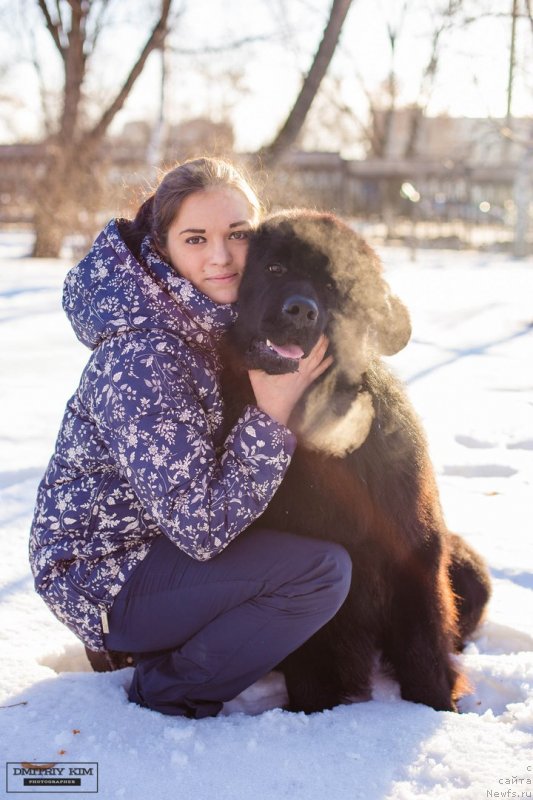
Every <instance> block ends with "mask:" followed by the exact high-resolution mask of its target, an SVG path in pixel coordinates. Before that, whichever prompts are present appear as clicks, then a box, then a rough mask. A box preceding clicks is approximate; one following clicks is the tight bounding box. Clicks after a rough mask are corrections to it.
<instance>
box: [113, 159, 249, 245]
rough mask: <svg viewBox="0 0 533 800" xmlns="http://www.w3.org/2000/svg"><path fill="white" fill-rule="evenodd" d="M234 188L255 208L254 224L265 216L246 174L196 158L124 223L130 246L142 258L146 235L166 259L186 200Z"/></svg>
mask: <svg viewBox="0 0 533 800" xmlns="http://www.w3.org/2000/svg"><path fill="white" fill-rule="evenodd" d="M217 186H218V187H230V188H233V189H236V190H237V191H239V192H241V194H243V195H244V197H245V198H246V200H247V201H248V202H249V203H250V206H251V207H252V209H253V212H254V214H253V222H254V224H255V223H257V222H258V221H259V217H260V216H261V211H262V208H261V203H260V202H259V199H258V197H257V195H256V193H255V191H254V189H253V188H252V186H251V185H250V183H249V181H248V180H247V178H245V176H244V174H243V173H242V172H240V171H239V170H238V169H237V168H236V167H235V166H233V164H230V163H229V162H228V161H223V160H222V159H220V158H208V157H205V158H196V159H193V160H190V161H184V162H183V164H179V165H178V166H176V167H174V168H173V169H171V170H169V171H168V172H167V173H165V175H164V176H163V178H162V179H161V182H160V183H159V186H158V187H157V189H156V190H155V192H154V193H153V194H152V195H150V197H148V198H147V199H146V200H145V201H144V203H143V204H142V205H141V206H140V208H139V210H138V211H137V214H136V216H135V219H133V220H131V221H123V222H122V224H121V226H120V227H121V232H122V235H123V236H124V239H125V241H126V244H127V245H128V246H129V248H130V250H132V252H133V253H135V254H137V255H138V252H139V249H140V245H141V242H142V240H143V239H144V237H145V236H146V234H150V235H151V236H152V239H153V241H154V244H155V246H156V247H157V249H158V250H159V251H160V252H161V254H162V255H163V256H165V251H166V242H167V234H168V229H169V227H170V225H171V224H172V222H173V221H174V219H175V218H176V214H177V213H178V212H179V210H180V206H181V204H182V203H183V201H184V200H185V199H186V198H187V197H189V195H191V194H194V193H195V192H202V191H205V190H206V189H212V188H214V187H217Z"/></svg>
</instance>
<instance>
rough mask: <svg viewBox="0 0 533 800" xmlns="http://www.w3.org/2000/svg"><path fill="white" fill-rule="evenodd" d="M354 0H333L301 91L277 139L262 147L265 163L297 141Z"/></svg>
mask: <svg viewBox="0 0 533 800" xmlns="http://www.w3.org/2000/svg"><path fill="white" fill-rule="evenodd" d="M351 4H352V0H333V3H332V6H331V11H330V15H329V20H328V23H327V25H326V28H325V30H324V35H323V37H322V41H321V42H320V45H319V47H318V50H317V52H316V54H315V57H314V59H313V63H312V65H311V69H310V70H309V72H308V73H307V76H306V77H305V79H304V82H303V85H302V88H301V90H300V94H299V95H298V97H297V98H296V102H295V103H294V106H293V107H292V110H291V111H290V113H289V116H288V117H287V119H286V120H285V123H284V125H283V127H282V128H281V130H280V131H279V133H278V134H277V136H276V137H275V139H274V141H273V142H271V144H269V145H268V146H267V147H264V148H262V149H261V150H260V151H259V153H258V156H259V157H260V159H261V160H262V162H263V164H264V165H265V166H268V167H271V166H273V165H274V164H275V163H276V162H277V161H279V159H280V157H281V156H282V155H283V153H284V152H285V151H286V150H287V149H288V148H289V147H290V146H291V145H292V144H293V143H294V141H295V139H296V137H297V136H298V134H299V133H300V131H301V129H302V126H303V124H304V122H305V118H306V117H307V114H308V112H309V109H310V108H311V104H312V102H313V100H314V99H315V96H316V93H317V92H318V89H319V88H320V84H321V82H322V79H323V77H324V75H325V74H326V72H327V70H328V67H329V65H330V63H331V59H332V58H333V54H334V53H335V48H336V47H337V43H338V41H339V38H340V35H341V31H342V26H343V25H344V21H345V19H346V15H347V14H348V11H349V9H350V6H351Z"/></svg>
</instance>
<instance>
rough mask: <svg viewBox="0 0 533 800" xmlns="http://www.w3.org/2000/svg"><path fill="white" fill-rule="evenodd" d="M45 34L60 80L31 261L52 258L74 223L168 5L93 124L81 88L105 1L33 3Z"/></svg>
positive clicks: (160, 32)
mask: <svg viewBox="0 0 533 800" xmlns="http://www.w3.org/2000/svg"><path fill="white" fill-rule="evenodd" d="M37 4H38V7H39V9H40V11H41V13H42V16H43V19H44V22H45V25H46V28H47V30H48V33H49V34H50V36H51V38H52V40H53V43H54V45H55V48H56V50H57V52H58V53H59V56H60V59H61V64H62V69H63V74H64V85H63V96H62V107H61V111H60V114H59V119H58V121H57V123H56V128H55V131H54V132H53V133H52V134H51V135H50V136H49V137H48V139H47V142H46V144H47V147H46V161H45V166H44V169H43V173H42V176H41V177H40V179H39V180H38V183H37V186H36V190H35V217H34V224H35V234H36V237H35V245H34V253H33V254H34V255H35V256H56V255H58V253H59V250H60V247H61V242H62V239H63V236H64V234H65V232H66V230H68V228H69V225H70V222H71V220H72V219H73V210H74V209H75V208H76V206H77V205H78V204H79V197H80V196H83V197H84V201H85V200H86V198H89V197H90V189H91V185H92V183H93V182H94V180H95V172H94V170H93V169H92V164H93V163H94V160H95V158H96V157H97V155H98V149H99V147H100V145H101V143H102V141H103V139H104V137H105V134H106V132H107V130H108V128H109V125H110V124H111V122H112V120H113V119H114V117H115V116H116V114H117V113H118V112H119V111H120V110H121V108H122V107H123V106H124V103H125V102H126V99H127V98H128V95H129V94H130V92H131V90H132V88H133V86H134V84H135V82H136V80H137V79H138V77H139V76H140V74H141V73H142V71H143V69H144V66H145V64H146V62H147V59H148V57H149V55H150V54H151V53H152V52H153V51H154V50H157V49H159V48H161V47H162V45H163V43H164V40H165V36H166V34H167V28H168V24H169V13H170V9H171V4H172V0H161V2H160V9H159V12H158V14H159V16H158V19H157V21H156V23H155V25H154V27H153V28H152V30H151V32H150V34H149V36H148V37H147V39H146V42H145V44H144V47H143V48H142V50H141V52H140V54H139V55H138V57H137V59H136V60H135V62H134V64H133V65H132V67H131V69H130V71H129V73H128V75H127V76H126V78H125V80H124V82H123V83H122V85H121V86H120V88H119V89H118V91H117V92H116V94H115V96H114V97H113V99H112V100H111V102H110V103H109V104H108V105H107V107H106V108H104V110H103V111H102V113H101V115H100V116H99V118H98V119H97V120H96V122H93V123H92V124H89V123H88V122H87V121H86V120H85V119H84V113H83V112H84V103H83V101H84V97H83V87H84V82H85V80H86V77H87V68H88V57H89V55H90V54H91V53H92V52H93V50H94V47H95V45H96V41H97V39H98V36H99V34H100V32H101V30H102V26H103V25H104V24H105V12H106V8H107V6H108V4H109V0H100V2H96V1H95V0H68V2H54V3H52V2H50V0H48V1H47V0H37Z"/></svg>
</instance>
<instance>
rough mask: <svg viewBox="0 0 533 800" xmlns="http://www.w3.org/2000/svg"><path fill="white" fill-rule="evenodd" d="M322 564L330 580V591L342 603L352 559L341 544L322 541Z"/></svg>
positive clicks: (346, 589)
mask: <svg viewBox="0 0 533 800" xmlns="http://www.w3.org/2000/svg"><path fill="white" fill-rule="evenodd" d="M323 544H324V548H325V550H324V564H325V565H326V566H327V568H328V577H329V580H330V582H331V590H332V593H333V594H334V595H335V596H336V597H337V599H338V600H339V601H340V602H339V605H342V603H343V602H344V600H345V599H346V596H347V594H348V592H349V591H350V586H351V582H352V559H351V558H350V554H349V553H348V551H347V550H346V548H345V547H343V546H342V545H341V544H337V543H336V542H324V543H323Z"/></svg>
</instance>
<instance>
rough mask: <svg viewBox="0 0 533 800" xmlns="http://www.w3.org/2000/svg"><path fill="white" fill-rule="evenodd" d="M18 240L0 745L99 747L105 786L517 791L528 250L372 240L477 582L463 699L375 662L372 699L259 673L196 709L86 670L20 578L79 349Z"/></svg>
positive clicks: (530, 593)
mask: <svg viewBox="0 0 533 800" xmlns="http://www.w3.org/2000/svg"><path fill="white" fill-rule="evenodd" d="M25 246H26V243H25V241H24V240H20V239H18V238H16V237H13V236H3V237H0V320H1V322H2V324H1V325H0V370H1V373H0V374H1V383H0V392H1V397H2V406H1V413H0V440H1V444H0V458H1V461H2V464H1V466H0V470H1V472H0V495H1V501H0V520H1V525H2V540H1V541H2V561H1V567H0V587H1V588H0V599H1V607H0V639H1V643H2V658H1V661H0V706H1V708H0V741H1V742H2V748H1V751H0V752H1V754H2V755H1V759H2V761H4V762H13V761H15V762H21V761H30V762H36V761H46V762H56V761H57V762H62V761H68V762H98V765H99V787H98V788H99V791H98V795H97V796H99V797H101V798H103V799H104V800H111V798H122V797H126V798H131V800H141V798H143V799H144V798H146V797H148V796H153V797H156V798H162V800H166V799H167V798H169V800H170V798H185V799H186V800H189V798H190V799H191V800H192V799H194V800H204V799H205V800H213V798H216V800H226V798H227V800H249V799H250V800H251V799H252V798H253V800H263V799H264V800H278V798H290V800H315V798H316V800H319V798H320V800H322V798H324V797H329V798H331V799H332V800H354V799H355V798H365V800H369V799H370V800H378V799H379V800H381V798H384V799H385V798H398V799H399V800H404V799H405V800H408V799H410V798H446V800H450V799H452V798H457V799H458V800H463V799H464V798H476V799H477V798H479V799H480V800H481V798H487V797H533V736H532V734H533V542H532V538H533V537H532V530H533V495H532V483H533V347H532V345H533V328H532V327H531V325H532V323H533V303H532V301H533V260H531V259H530V260H528V261H524V262H520V263H519V262H512V261H511V260H510V259H509V258H506V257H505V256H498V255H490V256H489V255H480V254H473V253H468V254H466V253H465V254H462V253H456V252H444V251H439V252H429V253H420V254H419V256H418V260H417V261H416V262H415V263H411V262H410V261H409V260H408V256H407V254H406V253H405V252H404V251H402V250H383V251H382V256H383V260H384V262H385V264H386V268H387V274H388V278H389V281H390V283H391V284H392V286H393V287H394V289H395V290H396V291H397V292H398V294H400V296H401V297H402V298H403V299H404V300H405V301H406V303H407V304H408V306H409V307H410V309H411V311H412V317H413V323H414V324H413V328H414V333H413V339H412V341H411V343H410V344H409V346H408V347H407V348H406V350H404V351H403V352H402V353H400V354H399V355H397V356H395V357H394V358H392V359H390V362H391V364H392V365H393V367H394V368H395V369H396V370H397V371H398V373H399V374H400V375H401V376H402V377H403V378H404V379H405V381H406V382H407V383H408V386H409V391H410V394H411V396H412V399H413V401H414V403H415V405H416V407H417V409H418V411H419V412H420V414H421V416H422V418H423V420H424V423H425V426H426V429H427V432H428V435H429V440H430V445H431V452H432V456H433V459H434V463H435V465H436V468H437V473H438V479H439V485H440V489H441V493H442V501H443V505H444V509H445V512H446V515H447V519H448V522H449V524H450V527H452V528H453V529H454V530H456V531H458V532H460V533H462V534H463V535H464V536H465V537H466V538H467V539H468V540H469V541H470V542H471V543H472V544H473V545H475V547H477V548H478V550H479V551H480V552H481V553H483V555H484V556H485V557H486V558H487V559H488V562H489V564H490V567H491V573H492V577H493V581H494V596H493V599H492V601H491V605H490V610H489V614H488V620H487V622H486V623H485V624H484V625H483V627H482V628H481V630H480V631H479V633H478V635H477V637H476V639H475V641H474V642H472V643H471V644H470V645H469V646H468V647H467V650H466V652H465V653H464V655H462V656H461V661H462V662H463V664H464V667H465V668H466V671H467V673H468V675H469V676H470V679H471V682H472V684H473V686H474V692H473V694H472V695H471V696H469V697H467V698H465V699H464V700H463V701H462V705H461V707H462V711H463V713H462V714H450V713H442V712H439V713H437V712H435V711H433V710H432V709H429V708H426V707H424V706H420V705H414V704H411V703H407V702H403V701H401V700H400V699H399V698H398V693H397V690H396V686H395V685H394V684H392V683H390V682H387V681H386V680H385V679H383V678H380V677H379V676H377V677H376V682H375V689H374V699H373V700H372V701H371V702H366V703H358V704H354V705H346V706H341V707H339V708H336V709H333V710H332V711H326V712H324V713H321V714H313V715H311V716H305V715H303V714H290V713H288V712H286V711H283V710H282V709H281V708H280V707H279V706H280V704H281V703H282V702H283V697H284V686H283V681H282V679H280V676H279V675H277V674H275V673H272V674H271V675H270V676H268V677H267V678H265V680H264V681H260V682H259V683H258V684H256V685H255V686H254V687H251V688H250V689H249V690H247V692H245V693H244V694H243V695H241V697H240V698H237V699H236V700H235V701H233V703H231V704H228V705H227V707H226V708H225V712H226V713H225V715H223V716H219V717H218V718H215V719H205V720H200V721H193V720H186V719H182V718H171V717H166V716H163V715H159V714H157V713H154V712H151V711H148V710H146V709H141V708H139V707H138V706H135V705H132V704H130V703H128V702H127V699H126V689H127V686H128V682H129V680H130V678H131V669H130V668H129V669H125V670H121V671H119V672H115V673H107V674H95V673H92V672H90V671H89V666H88V664H87V662H86V660H85V656H84V653H83V648H82V645H81V643H79V642H78V640H77V639H76V638H75V637H74V636H73V635H72V634H70V633H69V632H68V631H67V629H66V628H63V626H61V625H60V623H59V622H57V621H56V620H55V619H54V617H53V616H52V615H51V613H50V612H49V611H48V610H47V608H46V607H45V605H44V604H43V603H42V601H41V600H40V599H39V598H38V597H37V595H36V594H35V593H34V592H33V586H32V580H31V575H30V571H29V567H28V562H27V538H28V529H29V526H30V520H31V515H32V510H33V502H34V498H35V493H36V488H37V483H38V481H39V479H40V477H41V475H42V473H43V472H44V469H45V466H46V463H47V461H48V458H49V456H50V454H51V451H52V448H53V444H54V440H55V435H56V432H57V428H58V426H59V422H60V419H61V416H62V413H63V408H64V404H65V401H66V400H67V398H68V397H69V396H70V394H71V393H72V391H73V390H74V388H75V386H76V384H77V380H78V377H79V374H80V371H81V369H82V367H83V365H84V363H85V361H86V359H87V355H88V353H87V351H85V350H84V348H83V347H82V346H81V345H80V344H79V343H78V342H77V340H76V339H75V337H74V334H73V332H72V330H71V329H70V327H69V325H68V323H67V321H66V319H65V318H64V316H63V313H62V310H61V304H60V296H61V284H62V279H63V276H64V274H65V270H66V269H67V267H68V266H69V264H68V263H67V262H66V261H32V260H31V259H28V258H25V257H22V256H23V253H24V247H25ZM259 712H262V713H259ZM0 766H2V764H1V763H0ZM2 782H3V779H2ZM4 788H5V787H4V786H2V787H1V789H0V792H3V790H4ZM513 793H514V794H513ZM9 796H10V795H9ZM46 796H47V797H49V798H56V797H60V796H64V795H60V794H59V793H52V794H47V795H46ZM83 796H87V797H88V796H89V795H88V794H84V795H83ZM91 796H95V795H91Z"/></svg>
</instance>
